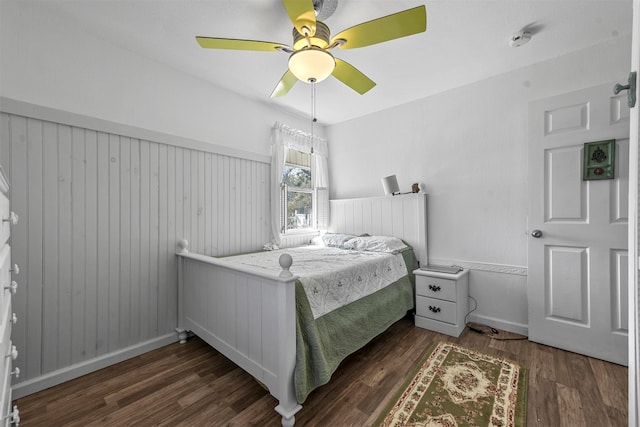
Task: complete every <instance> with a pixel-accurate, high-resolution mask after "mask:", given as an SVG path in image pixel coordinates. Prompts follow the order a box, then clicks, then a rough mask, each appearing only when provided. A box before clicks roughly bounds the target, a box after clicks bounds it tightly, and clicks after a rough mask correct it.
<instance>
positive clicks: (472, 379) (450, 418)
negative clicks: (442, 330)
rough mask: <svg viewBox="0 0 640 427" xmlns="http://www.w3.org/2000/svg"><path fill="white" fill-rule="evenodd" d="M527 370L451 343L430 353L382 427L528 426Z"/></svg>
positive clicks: (381, 421) (382, 419)
mask: <svg viewBox="0 0 640 427" xmlns="http://www.w3.org/2000/svg"><path fill="white" fill-rule="evenodd" d="M526 390H527V373H526V370H525V369H524V368H523V367H521V366H520V365H518V364H517V363H515V362H512V361H510V360H507V359H502V358H499V357H495V356H490V355H488V354H484V353H479V352H477V351H473V350H469V349H466V348H464V347H460V346H457V345H455V344H451V343H448V342H441V343H439V344H438V345H436V346H435V348H434V349H433V350H432V351H431V352H429V353H428V354H427V355H426V356H425V358H424V359H423V362H422V363H421V365H420V367H419V369H418V371H417V372H416V374H415V375H414V376H413V377H411V378H410V379H409V380H408V381H407V383H406V384H405V386H404V387H403V388H402V389H401V390H400V393H399V395H398V397H397V398H396V399H394V400H392V401H391V404H390V406H389V407H388V408H387V410H386V411H385V412H383V413H382V415H381V416H380V418H379V419H378V422H377V424H376V425H377V426H381V427H382V426H384V427H390V426H397V427H399V426H407V427H408V426H416V427H462V426H474V427H493V426H501V427H524V426H525V424H526Z"/></svg>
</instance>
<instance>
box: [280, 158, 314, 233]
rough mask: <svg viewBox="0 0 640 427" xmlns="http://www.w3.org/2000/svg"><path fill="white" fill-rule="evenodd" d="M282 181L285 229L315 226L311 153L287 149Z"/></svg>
mask: <svg viewBox="0 0 640 427" xmlns="http://www.w3.org/2000/svg"><path fill="white" fill-rule="evenodd" d="M282 182H283V183H284V184H285V186H286V187H285V191H283V192H282V197H286V200H283V202H284V203H286V213H285V212H284V209H283V214H284V215H286V218H285V221H283V222H284V224H283V225H284V227H283V228H284V230H283V231H285V232H286V230H295V229H305V228H313V181H312V178H311V154H309V153H303V152H300V151H296V150H291V149H288V150H287V155H286V162H285V166H284V170H283V176H282Z"/></svg>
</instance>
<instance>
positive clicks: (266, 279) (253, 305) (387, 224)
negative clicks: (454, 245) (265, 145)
mask: <svg viewBox="0 0 640 427" xmlns="http://www.w3.org/2000/svg"><path fill="white" fill-rule="evenodd" d="M330 208H331V220H330V225H329V232H332V233H345V234H354V235H360V234H363V233H368V234H371V235H385V236H395V237H398V238H400V239H402V240H403V241H405V242H407V243H408V244H409V245H410V246H412V247H413V249H414V253H415V256H416V258H417V259H418V260H419V261H420V263H421V264H426V263H427V202H426V194H407V195H400V196H393V197H391V196H386V197H373V198H362V199H348V200H346V199H345V200H332V201H331V202H330ZM179 246H180V248H179V249H180V250H179V252H178V256H179V257H178V259H179V264H178V266H179V271H178V274H179V288H178V300H179V304H178V332H179V334H180V339H181V341H184V340H186V337H187V331H191V332H193V333H194V334H195V335H197V336H199V337H200V338H202V339H203V340H205V341H206V342H207V343H208V344H210V345H211V346H212V347H214V348H215V349H217V350H218V351H220V352H221V353H222V354H224V355H225V356H226V357H228V358H229V359H230V360H232V361H233V362H234V363H236V364H237V365H238V366H240V367H241V368H242V369H244V370H245V371H247V372H248V373H250V374H251V375H253V376H254V377H255V378H256V379H257V380H259V381H260V382H262V383H263V384H265V386H266V387H267V388H268V389H269V392H270V393H271V395H273V396H274V397H275V398H276V399H277V400H278V402H279V404H278V405H277V406H276V408H275V410H276V411H277V412H278V413H279V414H280V415H281V416H282V425H283V426H292V425H294V423H295V414H296V413H297V412H298V411H299V410H300V409H301V408H302V406H301V405H300V404H299V403H298V401H297V399H296V392H295V386H294V370H295V367H296V297H295V284H296V280H297V279H298V277H297V276H295V275H293V274H291V272H290V271H289V268H290V265H291V264H290V262H291V261H290V257H289V258H287V256H283V257H281V259H280V264H281V265H280V267H281V269H279V271H269V270H265V269H262V268H257V267H252V266H249V265H243V264H238V263H233V262H229V261H228V260H225V259H224V258H212V257H208V256H204V255H199V254H194V253H191V252H189V251H188V243H187V242H186V241H182V242H181V243H180V245H179ZM379 332H382V331H379Z"/></svg>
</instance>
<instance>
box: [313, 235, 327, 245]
mask: <svg viewBox="0 0 640 427" xmlns="http://www.w3.org/2000/svg"><path fill="white" fill-rule="evenodd" d="M311 244H312V245H315V246H325V244H324V240H322V236H316V237H314V238H313V239H311Z"/></svg>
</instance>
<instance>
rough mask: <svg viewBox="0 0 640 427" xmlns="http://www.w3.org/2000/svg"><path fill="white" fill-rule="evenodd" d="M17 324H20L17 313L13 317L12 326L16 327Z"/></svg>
mask: <svg viewBox="0 0 640 427" xmlns="http://www.w3.org/2000/svg"><path fill="white" fill-rule="evenodd" d="M16 323H18V316H17V315H16V314H15V313H13V314H12V315H11V324H13V325H15V324H16Z"/></svg>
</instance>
